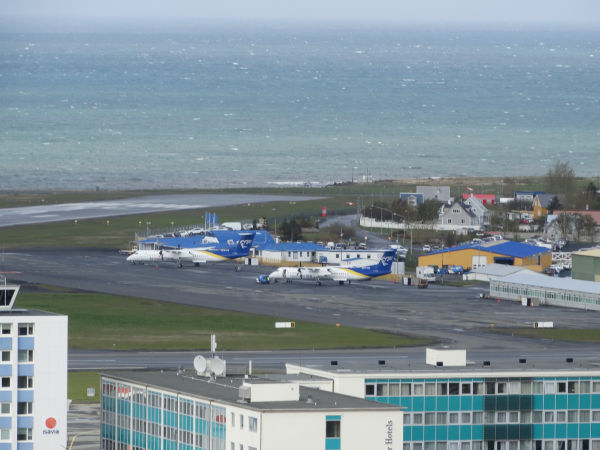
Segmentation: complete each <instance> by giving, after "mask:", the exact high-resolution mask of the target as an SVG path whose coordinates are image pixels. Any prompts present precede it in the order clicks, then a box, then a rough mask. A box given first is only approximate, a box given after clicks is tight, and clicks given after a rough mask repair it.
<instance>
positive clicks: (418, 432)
mask: <svg viewBox="0 0 600 450" xmlns="http://www.w3.org/2000/svg"><path fill="white" fill-rule="evenodd" d="M412 440H413V441H422V440H423V427H421V426H419V427H412Z"/></svg>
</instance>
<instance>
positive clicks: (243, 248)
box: [235, 233, 256, 257]
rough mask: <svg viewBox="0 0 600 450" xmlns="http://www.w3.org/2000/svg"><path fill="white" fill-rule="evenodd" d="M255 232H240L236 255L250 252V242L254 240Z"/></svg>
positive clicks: (245, 254)
mask: <svg viewBox="0 0 600 450" xmlns="http://www.w3.org/2000/svg"><path fill="white" fill-rule="evenodd" d="M254 236H256V234H255V233H240V240H239V241H238V243H237V245H236V247H235V252H236V253H237V255H238V256H237V257H241V256H247V255H248V254H249V253H250V248H252V243H253V242H254Z"/></svg>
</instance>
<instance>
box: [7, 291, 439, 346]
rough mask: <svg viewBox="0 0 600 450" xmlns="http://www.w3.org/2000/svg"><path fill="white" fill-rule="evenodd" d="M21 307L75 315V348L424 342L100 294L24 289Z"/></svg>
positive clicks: (72, 329)
mask: <svg viewBox="0 0 600 450" xmlns="http://www.w3.org/2000/svg"><path fill="white" fill-rule="evenodd" d="M19 307H21V308H28V309H43V310H47V311H52V312H57V313H61V314H67V315H68V316H69V347H70V348H79V349H117V350H133V349H139V350H207V349H208V348H209V346H210V338H209V336H210V335H211V334H216V335H217V341H218V343H219V349H220V350H267V349H270V350H274V349H326V348H367V347H399V346H413V345H424V344H427V343H428V341H427V340H426V339H416V338H409V337H405V336H399V335H394V334H389V333H381V332H375V331H371V330H364V329H360V328H349V327H344V326H340V327H337V326H335V325H323V324H316V323H310V322H300V321H296V327H295V328H293V329H275V328H274V324H275V321H278V320H282V321H293V320H294V318H293V317H281V318H274V317H268V316H259V315H253V314H244V313H237V312H229V311H224V310H217V309H207V308H198V307H194V306H188V305H179V304H173V303H166V302H159V301H154V300H145V299H139V298H133V297H121V296H113V295H106V294H94V293H73V292H56V291H54V292H35V293H33V292H29V293H28V292H21V294H20V297H19Z"/></svg>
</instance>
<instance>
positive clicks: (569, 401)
mask: <svg viewBox="0 0 600 450" xmlns="http://www.w3.org/2000/svg"><path fill="white" fill-rule="evenodd" d="M563 361H564V362H562V363H556V362H553V361H547V362H544V361H530V360H527V359H524V358H521V359H517V357H515V360H514V362H511V361H500V362H495V361H469V362H468V363H467V359H466V352H465V351H464V350H462V351H461V350H459V351H436V350H433V351H432V350H431V349H427V356H426V359H425V363H423V362H421V361H419V362H415V361H411V360H410V359H409V360H407V362H406V363H403V365H402V366H399V367H389V366H387V365H385V361H380V363H382V362H383V363H384V365H378V366H377V367H374V368H372V369H371V370H364V368H356V369H354V368H350V367H341V366H337V365H336V366H331V367H328V368H319V367H303V366H300V365H294V364H288V365H287V366H286V368H287V372H288V373H290V374H295V376H298V377H300V376H302V375H305V376H307V377H322V378H329V379H330V380H332V389H333V390H334V391H335V392H339V393H343V394H347V395H353V396H356V397H360V398H365V399H368V400H372V401H374V402H379V403H385V404H390V405H399V406H401V407H403V408H405V410H404V433H403V439H404V450H600V368H599V367H598V366H597V365H596V364H592V363H587V365H586V363H582V362H579V361H573V360H572V359H570V358H567V359H566V360H563Z"/></svg>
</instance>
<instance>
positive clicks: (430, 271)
mask: <svg viewBox="0 0 600 450" xmlns="http://www.w3.org/2000/svg"><path fill="white" fill-rule="evenodd" d="M417 278H418V279H421V280H426V281H428V282H431V283H433V282H435V270H434V268H433V267H431V266H418V267H417Z"/></svg>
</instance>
